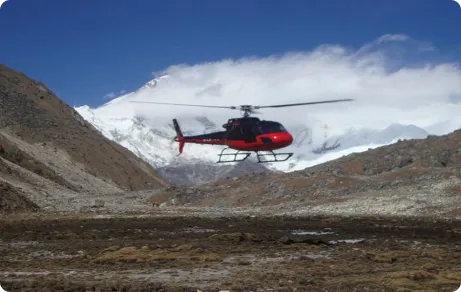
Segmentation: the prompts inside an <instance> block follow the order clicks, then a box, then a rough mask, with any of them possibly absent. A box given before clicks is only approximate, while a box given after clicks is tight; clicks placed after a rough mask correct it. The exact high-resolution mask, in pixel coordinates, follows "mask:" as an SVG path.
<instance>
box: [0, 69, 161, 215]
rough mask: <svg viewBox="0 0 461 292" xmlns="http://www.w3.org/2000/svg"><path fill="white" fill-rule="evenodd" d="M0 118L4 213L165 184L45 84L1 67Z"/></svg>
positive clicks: (147, 166) (52, 206) (151, 170)
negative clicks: (86, 196) (84, 196)
mask: <svg viewBox="0 0 461 292" xmlns="http://www.w3.org/2000/svg"><path fill="white" fill-rule="evenodd" d="M0 113H1V114H0V183H1V190H2V204H1V206H2V207H1V208H0V209H1V210H3V211H6V210H10V211H11V210H13V209H14V210H16V209H21V208H25V209H34V208H35V207H36V206H37V207H40V208H50V209H56V208H58V209H59V208H61V207H63V206H64V205H66V204H64V203H66V202H69V204H70V201H72V199H73V198H78V197H79V196H82V195H88V198H90V197H91V194H94V193H97V194H117V193H119V194H120V193H123V192H125V191H138V190H145V189H155V188H158V187H162V186H165V185H166V183H165V181H164V180H163V179H161V178H160V176H159V175H158V173H157V172H156V171H155V170H154V169H153V168H152V167H151V166H150V165H149V164H148V163H146V162H144V161H142V160H141V159H140V158H138V157H136V156H135V155H134V154H133V153H131V152H130V151H129V150H127V149H126V148H124V147H122V146H121V145H119V144H117V143H115V142H113V141H111V140H109V139H107V138H105V137H104V136H103V135H102V134H101V133H100V132H99V131H97V130H96V129H95V128H94V127H93V126H92V125H91V124H90V123H88V122H86V121H85V120H84V119H83V118H82V117H81V116H80V115H79V114H78V113H77V112H76V111H75V109H73V108H72V107H70V106H69V105H67V104H65V103H64V102H63V101H61V100H60V99H59V98H58V97H56V95H55V94H54V93H53V92H52V91H51V90H50V89H49V88H47V87H46V86H45V85H44V84H42V83H41V82H37V81H34V80H32V79H30V78H28V77H27V76H25V75H24V74H22V73H20V72H17V71H15V70H12V69H10V68H8V67H6V66H3V65H0ZM13 194H15V195H14V196H13ZM12 202H16V203H17V204H16V203H15V204H12ZM19 202H23V203H22V204H20V203H19ZM10 203H11V204H10ZM13 206H16V207H14V208H13Z"/></svg>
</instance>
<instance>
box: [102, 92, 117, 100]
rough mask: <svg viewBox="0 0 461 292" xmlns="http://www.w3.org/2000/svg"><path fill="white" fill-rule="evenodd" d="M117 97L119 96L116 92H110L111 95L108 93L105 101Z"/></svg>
mask: <svg viewBox="0 0 461 292" xmlns="http://www.w3.org/2000/svg"><path fill="white" fill-rule="evenodd" d="M115 97H117V94H115V92H109V93H106V95H104V99H113V98H115Z"/></svg>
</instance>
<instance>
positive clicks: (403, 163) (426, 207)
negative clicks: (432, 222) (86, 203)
mask: <svg viewBox="0 0 461 292" xmlns="http://www.w3.org/2000/svg"><path fill="white" fill-rule="evenodd" d="M171 194H173V196H170V195H171ZM460 198H461V130H457V131H455V132H453V133H451V134H449V135H444V136H437V137H433V136H430V137H428V138H427V139H418V140H405V141H399V142H397V143H395V144H392V145H388V146H383V147H380V148H377V149H370V150H368V151H366V152H362V153H355V154H350V155H347V156H344V157H342V158H339V159H336V160H333V161H329V162H327V163H323V164H320V165H316V166H314V167H310V168H307V169H304V170H301V171H295V172H291V173H283V174H253V175H244V176H242V177H239V178H233V179H230V180H222V181H219V182H216V183H209V184H205V185H202V186H199V187H196V188H189V189H187V190H186V189H183V188H175V189H172V190H171V191H170V192H169V193H165V194H159V195H157V196H155V197H153V198H152V201H153V202H155V203H156V204H162V203H164V204H166V205H185V206H213V207H217V206H221V207H251V208H254V207H263V208H266V207H271V208H276V209H278V210H284V212H287V211H288V212H291V213H293V214H295V213H296V212H299V213H329V214H331V213H334V214H394V215H395V214H397V215H400V214H407V215H414V214H431V215H434V214H437V213H438V214H450V215H456V216H461V201H460Z"/></svg>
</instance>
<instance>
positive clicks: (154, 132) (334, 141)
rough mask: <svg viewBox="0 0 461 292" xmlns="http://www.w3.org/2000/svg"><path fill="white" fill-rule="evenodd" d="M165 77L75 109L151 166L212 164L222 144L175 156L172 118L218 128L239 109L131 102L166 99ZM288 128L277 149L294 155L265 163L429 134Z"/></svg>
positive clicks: (393, 127) (408, 128) (319, 158)
mask: <svg viewBox="0 0 461 292" xmlns="http://www.w3.org/2000/svg"><path fill="white" fill-rule="evenodd" d="M167 82H168V76H162V77H159V78H156V79H153V80H151V81H149V82H148V83H146V84H145V85H144V86H143V87H141V88H140V89H139V90H137V91H135V92H132V93H129V94H126V95H123V96H120V97H118V98H116V99H113V100H111V101H110V102H108V103H106V104H104V105H102V106H100V107H97V108H90V107H88V106H80V107H76V110H77V111H78V112H79V113H80V114H81V115H82V116H83V117H84V118H85V119H86V120H87V121H89V122H90V123H91V124H93V125H94V126H95V127H96V128H97V129H99V130H100V131H101V132H102V133H103V134H104V135H105V136H106V137H108V138H109V139H111V140H114V141H116V142H118V143H119V144H121V145H123V146H124V147H126V148H128V149H130V150H131V151H132V152H133V153H135V154H136V155H138V156H139V157H141V158H142V159H144V160H146V161H147V162H149V163H150V164H151V165H153V166H154V167H156V168H163V169H164V170H168V171H170V170H171V169H177V166H178V165H184V164H189V165H190V164H197V163H198V162H199V163H205V164H207V165H216V164H215V162H216V161H217V159H218V156H217V154H219V153H220V152H221V150H222V149H223V148H224V147H223V146H216V145H195V144H186V146H185V148H184V153H183V154H182V155H180V156H178V145H177V143H175V142H173V138H174V137H175V131H174V129H173V125H172V118H177V119H178V121H179V123H180V125H181V128H182V131H183V133H184V134H185V135H193V134H201V133H207V132H212V131H219V130H222V128H221V125H222V124H223V123H225V122H227V118H229V117H236V116H238V113H235V112H233V113H231V115H226V116H224V115H222V114H219V115H210V116H208V115H207V114H204V113H203V112H201V111H199V110H197V111H183V112H180V113H168V110H169V109H171V108H170V107H166V106H163V105H160V106H159V105H142V104H138V103H131V102H132V101H139V100H145V99H146V98H149V99H150V100H155V98H157V97H158V96H160V97H158V99H156V101H161V102H165V101H166V102H169V99H168V95H167V94H168V92H167V91H166V90H165V88H164V89H163V90H158V87H159V85H162V84H163V83H167ZM176 110H177V108H176ZM226 114H229V113H228V112H226ZM287 128H288V130H289V131H290V132H291V133H292V134H293V136H294V137H295V141H294V143H293V144H292V145H291V146H289V147H287V148H286V149H283V150H282V151H281V152H295V155H294V156H293V157H292V159H290V160H289V161H286V162H282V163H270V164H267V166H268V167H269V168H272V169H274V170H280V171H292V170H298V169H302V168H305V167H307V166H310V165H313V163H316V162H317V163H320V162H324V161H327V160H329V159H334V158H336V157H337V156H338V155H339V156H342V155H346V154H349V153H351V152H359V151H366V150H367V149H368V148H374V147H378V146H382V145H386V144H390V143H393V142H395V141H397V140H398V139H411V138H425V137H426V136H427V135H428V132H426V131H425V130H424V129H422V128H419V127H416V126H414V125H401V124H390V125H389V126H388V127H386V128H384V129H372V128H363V127H362V128H350V129H349V130H347V131H346V132H343V133H341V134H336V135H331V134H330V133H329V132H330V129H329V128H328V125H326V124H321V123H319V122H318V121H315V120H312V119H311V120H309V121H307V120H300V121H299V123H298V124H291V125H290V126H289V127H287ZM339 156H338V157H339ZM168 167H170V168H168Z"/></svg>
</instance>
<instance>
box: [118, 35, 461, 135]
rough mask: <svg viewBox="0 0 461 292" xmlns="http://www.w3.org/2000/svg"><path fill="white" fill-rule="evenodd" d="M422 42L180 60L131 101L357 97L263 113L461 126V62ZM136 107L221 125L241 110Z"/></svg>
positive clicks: (390, 39)
mask: <svg viewBox="0 0 461 292" xmlns="http://www.w3.org/2000/svg"><path fill="white" fill-rule="evenodd" d="M389 44H391V45H389ZM421 44H425V45H426V46H427V47H432V45H431V44H427V43H423V42H420V41H416V40H412V39H411V38H409V37H407V36H405V35H384V36H381V37H378V38H377V39H375V40H373V41H371V42H370V43H368V44H364V45H363V46H362V47H360V48H358V49H353V48H350V47H344V46H341V45H322V46H319V47H318V48H316V49H314V50H312V51H308V52H291V53H287V54H284V55H281V56H269V57H265V58H256V57H248V58H243V59H238V60H231V59H228V60H221V61H216V62H208V63H202V64H195V65H183V64H179V65H174V66H171V67H169V68H167V69H166V70H165V71H164V72H161V73H157V74H159V75H161V74H168V76H169V78H164V79H162V80H161V81H159V82H158V84H157V86H155V88H151V89H149V88H146V89H143V90H141V91H139V92H137V93H135V94H133V95H132V96H130V97H129V100H144V101H157V102H173V103H192V104H207V105H229V106H232V105H241V104H252V105H267V104H279V103H296V102H303V101H317V100H324V99H342V98H354V99H355V100H356V101H354V102H349V103H337V104H326V105H315V106H304V107H288V108H279V109H264V110H262V112H263V114H262V115H259V117H261V118H263V119H272V120H279V121H280V122H282V123H283V124H285V125H286V126H287V128H288V129H290V127H292V126H294V125H296V124H314V125H317V124H318V126H319V128H320V127H322V128H323V124H328V125H329V128H330V129H331V131H332V134H336V133H340V132H342V131H344V130H346V129H347V128H349V127H352V126H355V127H371V128H384V127H386V126H388V125H389V124H390V123H413V124H415V125H417V126H421V127H430V126H432V125H435V124H442V123H444V122H446V121H450V123H448V124H449V125H451V126H450V127H451V128H450V129H448V128H444V129H445V130H446V131H451V130H453V129H454V128H455V127H459V126H461V118H459V116H460V115H459V113H460V112H461V102H460V99H459V98H458V99H457V98H454V97H460V96H461V69H460V67H459V65H458V64H451V63H435V62H430V60H426V59H425V56H426V55H425V54H424V52H422V51H421V50H418V48H420V46H421ZM417 54H419V55H417ZM416 59H417V62H415V60H416ZM115 105H116V104H114V106H115ZM130 106H131V107H134V108H135V109H136V111H137V112H138V113H143V114H145V115H148V116H151V117H155V119H157V120H171V118H172V117H178V116H181V115H183V116H184V115H190V116H193V115H197V114H204V115H207V116H209V117H210V118H211V119H212V120H213V121H214V122H216V123H217V124H219V125H220V124H222V123H224V122H225V121H226V119H228V118H231V117H236V116H239V115H240V114H239V112H238V111H231V110H225V109H207V108H195V107H174V106H160V105H152V106H148V105H144V104H142V105H139V104H131V105H130ZM123 109H124V110H126V109H127V106H126V104H125V105H124V107H123ZM184 127H187V125H184Z"/></svg>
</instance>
